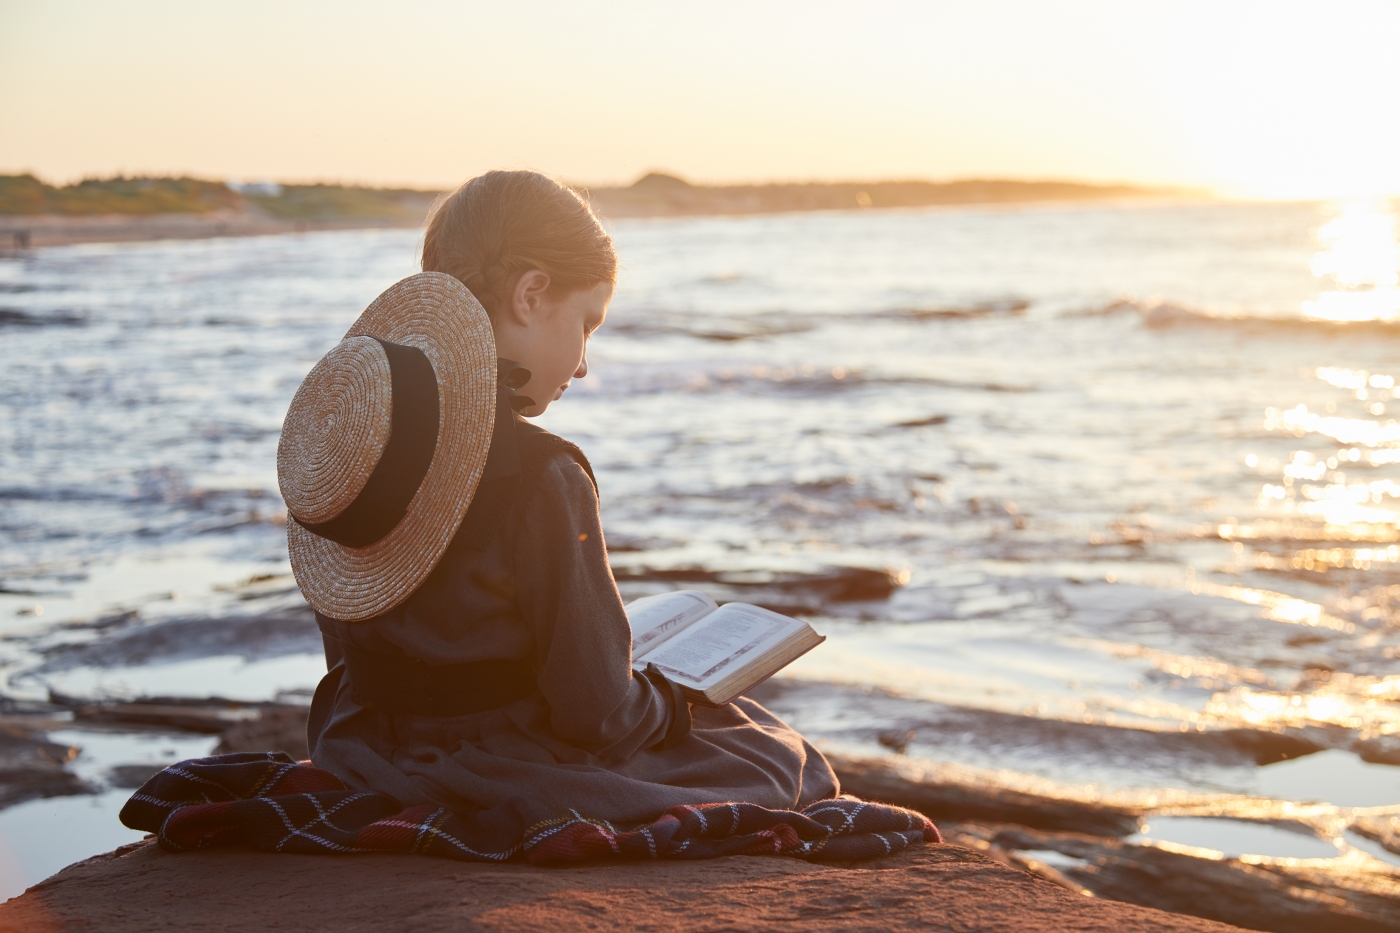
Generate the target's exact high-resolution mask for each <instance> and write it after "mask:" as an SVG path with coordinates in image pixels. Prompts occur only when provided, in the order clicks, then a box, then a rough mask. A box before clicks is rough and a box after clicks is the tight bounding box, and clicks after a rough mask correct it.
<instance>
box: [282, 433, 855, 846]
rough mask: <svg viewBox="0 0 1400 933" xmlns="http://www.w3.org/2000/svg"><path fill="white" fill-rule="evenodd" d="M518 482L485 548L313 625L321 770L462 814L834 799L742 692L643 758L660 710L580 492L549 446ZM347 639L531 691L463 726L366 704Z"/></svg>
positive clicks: (584, 482) (582, 484)
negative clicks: (355, 691) (397, 598)
mask: <svg viewBox="0 0 1400 933" xmlns="http://www.w3.org/2000/svg"><path fill="white" fill-rule="evenodd" d="M492 455H493V457H494V456H495V449H494V448H493V454H492ZM488 470H489V468H488ZM525 489H526V491H525V492H524V493H523V495H524V499H523V504H522V507H521V511H520V512H519V517H518V520H517V521H515V522H514V523H513V524H511V525H509V526H508V527H507V528H506V529H504V530H503V532H502V533H500V534H496V535H495V536H494V537H493V538H492V539H491V541H490V543H489V545H487V546H485V547H484V548H481V549H477V548H472V547H466V546H462V545H460V544H459V543H458V542H454V544H453V546H452V547H451V548H449V550H448V552H447V554H446V555H445V556H444V557H443V559H442V560H441V561H440V562H439V564H438V566H437V567H436V568H435V569H434V571H433V573H432V575H431V576H430V577H429V578H428V580H427V581H426V582H425V583H424V584H423V585H422V586H421V587H420V588H419V589H418V591H417V592H415V593H414V595H413V596H412V597H410V598H409V600H408V601H407V602H405V603H404V604H403V605H401V606H399V607H398V608H396V609H395V610H393V611H392V612H390V613H388V614H386V615H384V616H381V617H379V618H376V619H372V620H369V621H367V622H355V623H346V622H338V621H335V620H331V619H326V618H323V617H322V618H320V619H319V621H320V624H321V628H322V633H323V635H324V636H325V641H326V656H327V664H328V666H329V668H330V669H329V671H328V672H327V674H326V676H325V677H324V678H323V679H322V681H321V683H320V685H319V686H318V687H317V689H316V695H315V698H314V700H313V702H312V705H311V721H310V726H309V736H308V737H309V740H310V746H311V758H312V761H313V762H314V763H315V764H316V766H317V767H320V768H324V769H325V770H327V771H330V772H332V773H333V774H335V775H336V776H337V777H339V778H340V779H341V780H343V781H345V782H346V783H347V784H349V785H350V786H351V787H354V788H359V789H368V790H375V791H380V792H382V793H385V794H389V795H390V796H392V797H395V798H397V799H398V800H399V801H400V802H401V803H403V804H404V805H405V806H413V805H419V804H429V803H431V804H437V805H445V806H448V807H452V808H461V809H476V808H490V807H495V806H497V805H499V804H502V803H504V802H505V801H508V800H511V799H513V798H524V799H527V800H531V801H536V802H538V803H542V804H544V805H546V806H548V807H550V808H551V809H553V810H555V811H557V812H559V813H561V814H562V813H567V812H569V811H571V810H572V811H576V812H578V813H579V814H582V815H584V816H587V817H592V818H599V819H606V820H612V821H617V822H629V821H641V820H649V819H652V818H654V817H656V816H657V815H659V814H660V813H661V812H662V811H663V810H665V809H666V808H668V807H672V806H677V805H680V804H701V803H715V802H726V801H739V802H747V803H755V804H760V805H762V806H766V807H774V808H801V807H803V806H805V805H807V804H808V803H811V802H812V801H815V800H821V799H824V798H827V797H834V796H836V794H837V793H838V792H839V789H838V785H837V781H836V776H835V775H834V774H833V773H832V771H831V767H830V765H828V764H827V762H826V759H824V758H823V757H822V755H821V753H820V752H818V751H817V750H816V749H815V748H813V747H812V745H811V744H810V743H808V742H807V741H806V740H805V739H803V738H802V736H800V735H798V734H797V733H796V732H794V731H793V730H792V729H791V728H790V727H788V726H787V725H786V724H785V723H783V722H782V721H781V720H780V719H778V718H777V717H776V716H774V715H773V714H772V713H770V712H769V711H768V710H766V709H764V708H763V707H762V706H760V705H759V704H758V703H755V702H754V701H752V700H749V699H746V698H740V699H739V700H737V701H735V702H734V703H732V704H730V705H728V706H725V707H723V708H720V709H711V708H705V707H700V706H695V707H692V710H693V725H692V727H691V730H690V733H689V735H687V736H686V737H685V739H684V740H682V741H681V742H680V743H679V744H678V745H676V746H675V747H673V748H670V749H668V750H664V751H661V750H653V747H654V746H657V745H658V744H659V743H660V742H661V740H662V739H663V737H664V736H665V734H666V730H667V727H668V726H669V725H670V719H671V710H670V705H669V702H668V700H667V698H666V696H664V695H663V694H662V693H661V692H660V691H659V690H658V689H657V688H656V687H655V686H653V685H652V684H651V683H650V682H649V681H648V680H647V679H646V678H643V677H637V676H633V674H632V670H631V632H630V629H629V627H628V624H627V617H626V614H625V613H624V611H623V607H622V600H621V597H620V596H619V595H618V591H617V586H616V584H615V583H614V582H613V578H612V572H611V570H610V569H609V567H608V560H607V553H606V551H605V549H604V547H603V534H602V527H601V524H600V521H599V515H598V500H597V495H596V493H595V491H594V488H593V484H592V481H591V480H590V478H589V475H588V473H587V472H585V470H584V467H583V466H582V465H581V464H580V463H579V462H578V461H577V460H575V459H574V458H573V457H572V456H570V455H569V454H567V453H556V454H555V455H553V456H552V457H550V458H549V459H548V461H547V462H546V463H545V464H544V466H543V469H542V470H540V471H539V473H538V477H537V478H536V479H535V480H533V481H532V482H531V483H530V485H529V486H527V487H525ZM459 537H460V535H459ZM345 642H351V643H353V644H354V645H356V646H358V647H359V648H362V649H366V650H370V651H386V650H387V651H401V652H403V653H405V654H408V655H410V656H411V657H416V658H419V659H421V660H423V661H426V662H427V663H429V664H457V663H462V662H468V661H483V660H490V659H520V658H531V659H533V664H534V669H535V671H536V672H537V675H538V676H537V678H536V685H537V687H538V690H537V692H534V693H532V694H531V695H529V696H526V697H524V698H523V699H520V700H517V701H516V702H514V703H511V704H509V705H507V706H504V707H500V708H497V709H492V710H487V711H485V712H479V713H472V714H468V715H463V716H452V717H439V716H424V715H413V714H405V713H386V712H382V711H378V710H373V709H367V708H365V707H362V706H361V705H359V704H358V703H357V702H356V701H355V699H354V697H353V696H352V692H351V690H350V685H349V682H348V678H347V677H346V675H345V664H344V661H343V657H342V654H343V649H342V648H341V645H342V644H343V643H345Z"/></svg>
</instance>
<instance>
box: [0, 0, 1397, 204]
mask: <svg viewBox="0 0 1400 933" xmlns="http://www.w3.org/2000/svg"><path fill="white" fill-rule="evenodd" d="M1398 95H1400V0H1386V2H1377V0H1365V2H1363V0H1327V2H1306V3H1305V2H1288V0H1269V2H1253V0H1210V2H1195V0H1170V2H1150V0H1144V2H1135V0H1111V2H1095V0H1057V2H1053V3H1052V2H1044V0H1036V2H1021V0H976V2H972V0H963V2H939V0H922V2H887V0H863V2H859V3H847V2H841V3H829V2H820V0H805V2H800V3H789V2H777V0H773V2H765V0H745V2H730V0H706V2H704V3H695V2H691V3H684V4H682V3H672V2H668V0H649V2H633V0H611V2H609V0H602V2H594V3H566V2H542V0H508V2H507V0H497V2H494V3H480V2H475V0H452V2H440V0H395V2H393V3H385V2H383V0H376V2H360V0H335V2H321V0H302V2H297V0H281V2H278V3H268V2H261V0H245V2H236V3H228V2H225V3H212V2H207V0H204V2H201V0H179V2H165V0H0V173H15V172H23V171H30V172H34V173H36V174H38V175H39V176H40V177H42V178H44V179H46V180H50V181H54V182H69V181H72V180H76V179H78V178H82V177H87V176H93V175H111V174H116V173H126V174H159V175H163V174H194V175H197V176H202V177H212V178H235V179H241V180H264V179H272V180H280V181H338V182H352V183H368V184H375V185H407V186H414V187H429V188H442V187H449V186H454V185H456V184H458V183H460V182H461V181H463V180H465V179H467V178H469V177H471V176H473V175H475V174H478V173H480V172H482V171H485V170H487V169H490V168H535V169H539V170H542V171H546V172H549V173H551V174H554V175H556V176H558V177H561V178H563V179H565V180H568V181H572V182H579V183H585V184H610V183H628V182H630V181H632V180H633V179H635V178H636V177H637V176H639V175H640V174H642V173H644V172H646V171H649V170H663V171H668V172H672V173H675V174H679V175H681V176H683V177H685V178H688V179H690V180H692V181H696V182H736V181H780V180H781V181H788V180H837V179H841V180H875V179H896V178H927V179H934V180H941V179H951V178H968V177H1003V178H1055V179H1068V180H1084V181H1114V182H1120V181H1126V182H1138V183H1148V184H1161V185H1175V186H1186V187H1199V188H1209V189H1213V190H1215V191H1217V192H1219V193H1221V194H1225V195H1229V196H1239V197H1263V198H1303V197H1343V196H1367V195H1377V194H1400V120H1397V119H1396V116H1395V115H1396V113H1397V112H1400V101H1397V96H1398Z"/></svg>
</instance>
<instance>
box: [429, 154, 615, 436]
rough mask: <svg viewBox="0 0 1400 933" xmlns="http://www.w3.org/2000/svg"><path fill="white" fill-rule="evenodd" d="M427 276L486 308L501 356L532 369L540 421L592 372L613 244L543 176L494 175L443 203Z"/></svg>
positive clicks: (530, 411)
mask: <svg viewBox="0 0 1400 933" xmlns="http://www.w3.org/2000/svg"><path fill="white" fill-rule="evenodd" d="M423 271H424V272H445V273H447V274H448V275H451V276H454V277H455V278H457V279H458V280H460V281H461V282H462V284H464V285H466V286H467V288H469V289H471V291H472V294H473V295H475V296H476V297H477V300H479V301H480V302H481V304H482V305H483V306H484V307H485V308H486V313H487V314H488V315H490V317H491V327H492V329H493V330H494V331H495V334H496V351H497V353H498V354H499V355H500V356H502V357H505V358H507V359H511V360H515V361H516V362H518V363H520V364H521V365H522V366H524V367H525V368H526V369H528V370H530V381H529V382H528V383H526V384H525V386H524V387H523V388H522V389H521V390H520V391H521V394H523V395H528V396H529V397H530V398H532V399H534V400H535V406H534V407H533V408H527V409H525V412H524V413H525V414H527V415H538V414H540V413H542V412H543V411H544V410H545V409H546V408H548V407H549V403H550V402H552V401H554V400H555V399H557V398H559V396H560V395H562V394H563V392H564V389H566V388H568V384H569V380H570V379H571V378H582V377H583V376H584V375H585V374H587V372H588V364H587V362H586V361H585V350H586V346H587V340H588V336H589V334H591V333H592V332H593V331H594V330H597V328H598V327H599V326H600V325H601V324H602V323H603V317H604V316H605V315H606V314H607V309H608V302H609V301H611V300H612V290H613V283H614V282H615V281H616V280H617V254H616V253H614V252H613V246H612V240H611V239H610V238H609V237H608V235H607V233H605V232H604V231H603V227H602V225H601V224H599V223H598V218H597V217H595V216H593V212H592V211H591V210H590V209H589V207H588V205H587V204H586V203H585V202H584V201H583V199H582V198H580V197H579V196H578V195H577V194H575V193H574V192H573V191H571V190H569V189H568V188H565V187H564V186H563V185H561V184H559V183H558V182H556V181H554V180H553V179H551V178H549V177H547V176H545V175H541V174H539V173H538V172H487V173H486V174H485V175H480V176H478V177H476V178H473V179H472V180H471V181H469V182H467V183H466V184H464V185H463V186H462V187H460V188H458V189H457V190H456V191H454V192H453V193H452V194H450V195H448V197H447V198H446V199H444V200H443V201H442V202H440V203H439V204H438V205H437V207H436V209H435V210H434V211H433V215H432V217H431V218H430V219H429V221H428V231H427V235H426V236H425V237H424V240H423Z"/></svg>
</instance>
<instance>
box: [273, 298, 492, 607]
mask: <svg viewBox="0 0 1400 933" xmlns="http://www.w3.org/2000/svg"><path fill="white" fill-rule="evenodd" d="M345 336H346V337H347V338H348V337H378V338H379V339H381V340H386V341H389V342H390V343H397V344H402V345H404V346H410V347H416V348H417V349H419V350H422V351H423V353H425V354H426V355H427V357H428V360H429V361H430V362H431V363H432V365H433V372H434V374H435V376H436V377H437V384H438V437H437V447H436V449H435V450H434V451H433V459H432V462H431V464H430V465H429V466H428V472H427V475H426V476H424V477H423V482H422V484H421V485H420V486H419V487H418V492H417V494H416V495H414V497H413V500H412V501H411V502H410V503H409V506H408V511H407V513H406V514H405V515H404V517H403V520H402V521H400V522H399V523H398V525H396V526H395V527H394V529H393V530H392V531H390V532H389V533H388V534H387V535H385V536H384V537H383V538H381V539H379V540H378V541H376V542H374V543H373V544H371V545H368V546H367V547H362V548H352V547H346V546H345V545H343V544H337V543H336V542H334V541H331V540H329V539H327V538H322V537H320V536H319V535H317V534H314V533H313V532H310V531H307V530H306V529H305V528H303V527H302V526H301V525H300V524H298V523H297V522H296V521H295V520H293V519H290V518H289V519H288V521H287V551H288V555H289V556H290V557H291V562H292V573H293V575H294V576H295V577H296V581H297V585H298V586H300V587H301V592H302V595H304V596H305V597H306V601H307V602H308V603H310V604H311V607H312V608H313V609H315V610H316V611H317V612H319V613H321V614H322V615H325V616H329V617H330V618H333V619H340V620H342V621H346V622H358V621H361V620H364V619H370V618H373V617H375V616H378V615H383V614H384V613H386V612H388V611H389V610H390V609H393V608H394V607H395V606H397V605H399V604H400V603H402V602H403V601H404V600H406V599H408V597H409V596H411V595H412V594H413V591H414V590H416V589H418V587H419V585H421V584H422V582H423V581H424V580H426V579H427V578H428V575H429V574H430V573H432V571H433V568H434V567H435V566H437V562H438V560H439V559H441V557H442V555H443V553H444V552H445V551H446V550H447V546H448V545H449V544H450V543H451V542H452V537H453V536H454V535H455V534H456V533H457V528H458V526H459V525H461V523H462V518H463V517H464V516H465V515H466V514H467V507H468V506H469V505H471V501H472V496H473V495H474V494H475V493H476V487H477V485H478V484H479V483H480V481H481V474H482V471H483V470H484V469H485V467H486V457H487V454H488V453H489V452H490V449H491V432H492V429H493V428H494V425H495V415H496V340H495V335H494V333H493V332H492V330H491V320H490V318H488V317H487V316H486V310H485V309H484V308H483V307H482V306H481V304H480V302H478V301H477V300H476V298H475V297H473V295H472V293H471V292H470V291H468V290H467V287H466V286H465V285H463V284H462V283H461V282H459V281H458V280H457V279H455V278H453V277H452V276H450V275H446V274H444V273H441V272H422V273H419V274H417V275H413V276H409V277H408V278H406V279H403V280H402V281H400V282H398V283H396V284H394V285H392V286H391V287H390V288H389V289H388V290H386V291H385V292H384V293H383V294H382V295H380V296H379V297H378V298H376V299H375V300H374V302H373V303H372V304H371V305H370V306H369V307H368V308H366V309H365V311H364V313H363V314H361V315H360V317H359V319H358V320H357V321H355V323H354V325H353V326H352V327H351V328H350V330H349V331H347V332H346V334H345Z"/></svg>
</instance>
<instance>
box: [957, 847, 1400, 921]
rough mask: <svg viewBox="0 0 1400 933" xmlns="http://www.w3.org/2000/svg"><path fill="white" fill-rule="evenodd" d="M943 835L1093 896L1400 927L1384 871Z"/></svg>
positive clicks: (1399, 893)
mask: <svg viewBox="0 0 1400 933" xmlns="http://www.w3.org/2000/svg"><path fill="white" fill-rule="evenodd" d="M942 829H943V830H944V832H945V835H946V836H947V837H948V838H949V839H950V840H953V841H956V842H960V843H963V844H967V845H970V846H974V847H976V848H978V849H981V850H982V851H985V852H987V853H988V854H990V855H993V856H994V857H998V858H1003V859H1005V860H1007V861H1009V862H1010V863H1012V864H1016V865H1021V866H1023V867H1025V868H1028V869H1030V870H1031V871H1035V872H1036V873H1037V874H1041V875H1042V876H1048V877H1051V878H1053V879H1054V880H1056V881H1059V882H1060V883H1062V884H1065V885H1066V886H1067V887H1070V888H1072V889H1074V890H1080V891H1084V892H1085V893H1089V894H1092V895H1094V896H1096V897H1102V898H1108V899H1111V900H1115V901H1126V902H1128V903H1131V904H1140V905H1142V906H1145V907H1156V908H1158V909H1160V910H1173V911H1180V912H1182V913H1190V914H1192V915H1194V916H1197V917H1203V918H1208V919H1211V920H1219V921H1221V922H1224V923H1235V924H1239V925H1245V924H1248V925H1249V926H1250V927H1251V928H1253V929H1258V930H1271V931H1276V933H1294V931H1297V933H1303V931H1318V933H1324V931H1325V933H1333V931H1338V933H1340V931H1347V933H1381V931H1383V930H1396V929H1400V878H1397V877H1396V875H1395V874H1394V873H1393V872H1392V871H1390V870H1389V868H1388V866H1385V865H1382V864H1380V863H1372V864H1370V865H1361V864H1357V863H1355V862H1341V863H1338V860H1332V859H1315V860H1314V859H1276V860H1249V861H1245V860H1241V859H1235V858H1202V857H1199V856H1197V855H1193V854H1189V853H1187V852H1177V851H1172V850H1170V849H1166V848H1162V847H1158V846H1154V845H1135V844H1132V843H1129V842H1123V841H1120V840H1117V839H1105V838H1103V837H1098V836H1089V835H1085V834H1082V833H1063V832H1061V833H1054V832H1037V831H1035V830H1028V829H1024V828H1022V827H1019V826H993V825H985V824H977V823H969V824H960V825H959V824H944V826H943V827H942ZM1027 853H1031V854H1029V855H1028V854H1027ZM1042 853H1043V854H1042ZM1051 853H1057V854H1058V855H1059V856H1062V858H1056V859H1055V862H1056V864H1055V865H1054V866H1053V867H1052V866H1048V865H1046V864H1045V860H1046V857H1047V856H1048V855H1050V854H1051ZM1036 854H1041V855H1040V858H1036ZM1329 863H1331V864H1329Z"/></svg>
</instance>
